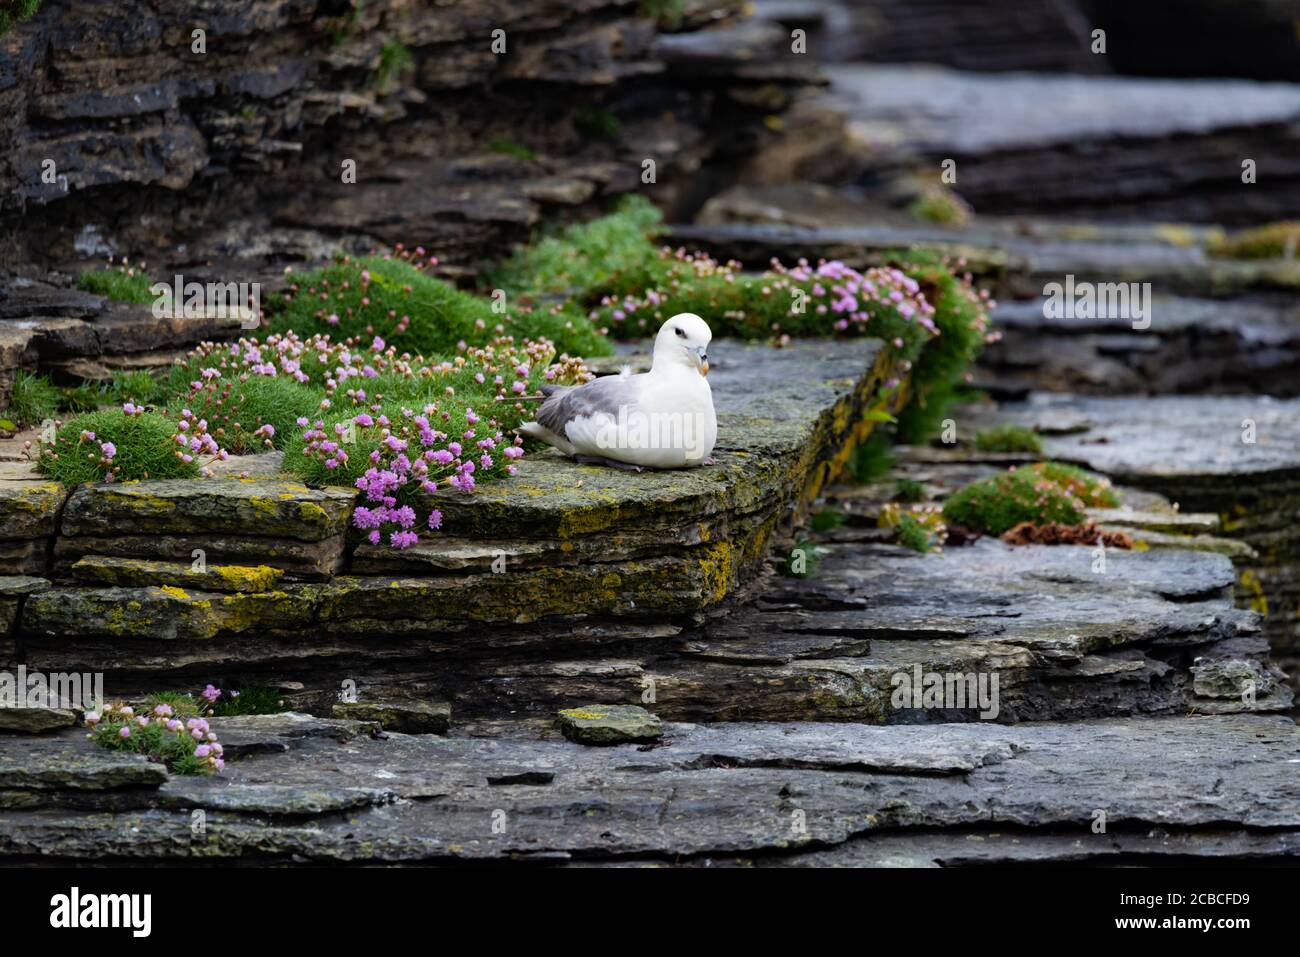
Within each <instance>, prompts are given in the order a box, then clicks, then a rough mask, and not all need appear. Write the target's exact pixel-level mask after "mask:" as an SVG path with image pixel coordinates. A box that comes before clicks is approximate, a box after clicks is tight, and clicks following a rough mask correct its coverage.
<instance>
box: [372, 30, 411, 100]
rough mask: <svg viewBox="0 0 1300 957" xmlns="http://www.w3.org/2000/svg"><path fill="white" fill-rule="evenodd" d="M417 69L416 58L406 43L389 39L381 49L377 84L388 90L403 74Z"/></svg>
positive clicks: (377, 69)
mask: <svg viewBox="0 0 1300 957" xmlns="http://www.w3.org/2000/svg"><path fill="white" fill-rule="evenodd" d="M414 69H415V58H414V57H413V56H411V50H410V48H409V47H407V45H406V44H405V43H403V42H402V41H401V40H397V39H389V40H388V41H387V42H386V43H385V44H384V46H383V49H381V50H380V51H379V65H378V66H376V67H375V86H376V87H377V88H378V89H379V90H380V91H382V92H388V91H389V90H391V89H392V88H393V87H394V86H395V85H396V84H397V81H398V80H400V79H401V78H402V77H403V76H405V75H406V74H408V73H410V72H411V71H413V70H414Z"/></svg>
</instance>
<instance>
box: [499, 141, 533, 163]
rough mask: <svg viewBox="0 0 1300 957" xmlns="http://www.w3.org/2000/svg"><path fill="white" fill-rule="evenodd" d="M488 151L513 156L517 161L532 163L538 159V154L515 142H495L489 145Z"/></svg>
mask: <svg viewBox="0 0 1300 957" xmlns="http://www.w3.org/2000/svg"><path fill="white" fill-rule="evenodd" d="M488 149H489V150H491V151H492V152H493V153H503V154H505V155H506V156H513V157H514V158H515V159H521V160H526V161H527V162H530V163H531V162H532V161H533V160H535V159H537V154H536V153H534V152H533V151H532V150H530V149H529V148H528V147H527V146H524V145H523V144H522V143H516V142H515V141H514V140H493V141H492V142H490V143H488Z"/></svg>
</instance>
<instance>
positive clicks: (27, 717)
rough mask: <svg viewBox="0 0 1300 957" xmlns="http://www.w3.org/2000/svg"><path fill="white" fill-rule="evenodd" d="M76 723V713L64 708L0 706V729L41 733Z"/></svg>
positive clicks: (68, 726)
mask: <svg viewBox="0 0 1300 957" xmlns="http://www.w3.org/2000/svg"><path fill="white" fill-rule="evenodd" d="M76 723H77V713H76V712H75V711H69V710H68V709H66V708H10V707H0V731H17V732H23V733H37V734H39V733H41V732H43V731H57V730H59V729H61V728H70V727H72V726H73V725H75V724H76Z"/></svg>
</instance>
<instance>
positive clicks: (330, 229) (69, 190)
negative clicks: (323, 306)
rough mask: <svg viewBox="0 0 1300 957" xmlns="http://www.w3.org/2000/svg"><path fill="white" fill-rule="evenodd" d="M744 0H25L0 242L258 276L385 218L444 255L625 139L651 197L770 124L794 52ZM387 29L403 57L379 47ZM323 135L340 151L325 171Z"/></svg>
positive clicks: (625, 159)
mask: <svg viewBox="0 0 1300 957" xmlns="http://www.w3.org/2000/svg"><path fill="white" fill-rule="evenodd" d="M740 10H741V4H739V3H738V2H734V0H723V2H711V3H707V4H706V3H699V2H694V0H692V2H689V3H686V4H683V5H681V9H680V10H678V11H677V12H678V13H679V14H680V16H678V17H676V18H675V23H674V30H673V33H672V35H671V36H668V37H661V35H660V30H659V25H658V23H657V22H656V19H655V18H654V17H653V15H651V14H648V13H644V12H642V11H639V10H638V8H637V7H636V5H635V4H632V5H629V4H627V3H624V2H621V0H579V2H575V3H569V4H555V3H550V2H544V0H525V2H501V0H473V2H464V3H458V4H455V5H454V6H452V7H448V8H446V9H442V8H438V9H434V8H432V7H422V6H414V7H413V6H412V5H410V4H408V3H404V2H401V0H372V2H368V3H366V4H364V5H363V6H360V7H357V8H355V9H352V8H339V9H337V10H335V9H334V8H333V7H331V6H330V5H329V4H324V5H313V4H303V3H300V2H298V0H267V2H259V3H252V2H248V0H242V2H236V3H231V4H227V5H225V7H223V9H222V11H221V15H220V16H213V15H212V14H211V12H210V11H207V10H206V8H196V9H190V8H187V7H180V8H176V9H170V8H168V9H157V8H155V7H153V6H151V5H149V4H147V3H142V2H132V3H127V4H123V5H119V6H118V7H112V8H109V7H106V8H104V9H98V8H96V9H94V10H89V11H88V10H86V9H83V8H82V7H81V6H80V5H77V4H73V3H69V2H65V0H45V2H44V3H43V4H42V6H41V9H40V11H39V12H38V13H37V15H36V16H35V17H33V18H32V19H31V20H29V21H27V22H25V23H22V24H18V25H16V26H15V27H14V29H13V30H12V31H10V32H9V33H8V34H7V35H6V36H5V37H4V38H3V39H0V49H3V50H4V52H5V54H6V58H7V61H8V62H9V63H10V64H11V69H10V71H9V73H8V76H7V82H6V86H5V88H4V89H3V90H0V101H2V102H3V105H4V107H5V109H4V110H3V115H4V117H5V120H4V121H3V128H4V132H5V133H6V134H7V135H6V137H5V142H6V143H7V144H9V145H7V146H6V147H5V149H4V150H2V151H0V175H2V176H3V177H4V179H5V182H7V183H11V184H13V188H12V189H11V190H9V191H7V193H6V195H5V197H4V201H3V204H0V219H3V220H5V221H6V222H7V223H8V224H13V223H17V222H18V221H19V218H20V217H21V218H22V224H23V226H24V228H23V230H22V231H21V232H19V233H18V234H17V235H18V238H19V240H20V242H21V243H22V245H23V246H24V249H23V250H22V252H21V253H20V254H19V255H17V256H16V257H14V258H15V260H16V261H17V262H19V263H21V264H23V265H28V264H30V265H32V266H33V267H34V268H32V269H31V270H30V273H31V274H32V275H36V274H38V273H39V274H40V275H45V271H44V268H42V267H48V266H50V265H56V266H59V267H61V268H62V269H65V270H68V269H69V267H71V266H72V265H73V264H76V265H78V266H79V265H82V264H84V263H86V262H89V261H95V260H98V261H102V260H103V259H104V257H105V256H107V255H109V254H117V255H119V256H120V255H123V254H126V255H130V256H131V257H133V258H135V257H138V256H140V255H141V254H142V253H145V252H146V251H147V256H148V259H147V261H148V263H149V265H150V267H151V269H157V270H158V271H159V274H160V275H165V276H171V275H173V274H174V273H175V272H179V273H181V274H183V275H184V276H185V277H186V279H187V280H190V279H194V280H199V281H208V280H213V281H232V282H233V281H264V282H267V281H269V280H270V279H271V277H272V276H273V275H274V274H275V273H276V272H278V271H279V269H280V267H282V266H283V265H284V264H285V263H286V262H301V261H312V262H317V261H319V260H320V259H322V258H323V257H328V256H330V255H333V254H334V253H335V252H338V251H344V250H345V251H357V250H358V249H361V248H365V247H367V246H369V247H373V246H374V245H375V244H376V243H387V244H392V243H395V242H403V243H406V244H409V245H410V246H415V245H417V244H422V245H424V246H425V247H427V248H431V249H436V250H437V251H438V258H439V259H440V260H441V264H442V266H443V268H444V271H445V272H446V273H448V274H452V275H463V274H464V273H465V272H466V271H470V270H474V269H476V268H478V265H479V264H480V263H481V262H483V261H485V260H486V259H487V258H489V257H490V256H496V255H498V254H499V253H500V251H501V249H502V248H503V247H504V246H506V245H508V244H509V243H510V242H514V241H520V240H523V239H526V238H527V237H528V236H529V235H530V234H531V232H532V230H533V228H534V227H535V226H536V225H538V224H539V223H541V222H542V221H543V218H544V217H546V216H556V215H559V216H562V217H567V216H575V215H584V214H585V215H590V214H592V213H594V212H596V211H597V210H599V209H601V208H603V207H604V206H605V204H606V201H607V200H608V199H609V198H610V197H611V196H612V195H616V194H619V193H623V192H627V191H630V190H633V189H636V188H638V187H639V186H640V185H641V182H640V178H639V177H640V173H641V168H640V163H641V158H643V157H654V158H655V159H656V160H657V161H658V162H659V163H660V164H661V166H662V167H671V168H673V169H675V170H678V171H682V172H684V173H686V174H687V175H684V176H679V177H661V178H660V189H659V192H658V194H657V195H658V198H660V199H662V200H663V201H665V202H667V203H672V202H674V201H678V200H684V201H693V200H692V197H691V192H690V190H691V183H692V182H694V181H695V176H694V175H692V174H695V173H697V172H699V171H701V170H703V169H704V168H706V167H709V166H716V167H719V168H720V169H721V170H722V171H723V172H724V173H725V172H726V171H727V170H728V169H729V167H730V165H731V156H732V154H733V153H734V152H735V148H736V144H737V143H748V142H751V141H753V140H754V139H756V138H761V137H763V136H765V135H767V131H766V129H765V127H764V125H763V123H764V120H765V118H768V117H771V116H773V115H775V114H778V113H780V112H781V111H782V110H783V109H784V108H785V106H786V104H787V103H788V101H789V99H790V97H791V95H792V93H793V91H794V90H796V89H799V88H802V87H804V86H806V85H807V84H808V82H809V80H810V79H811V77H812V74H813V73H814V72H815V67H814V66H813V65H812V63H811V61H810V58H808V57H803V56H795V55H793V54H791V53H790V51H789V38H788V34H785V33H783V32H782V31H780V30H779V29H776V28H767V29H762V28H760V29H757V30H756V29H754V28H753V27H752V26H746V25H745V24H743V23H740V22H737V14H738V13H740ZM196 24H198V25H200V26H201V27H202V28H203V29H204V30H205V39H206V44H207V55H204V56H196V55H194V54H193V53H192V52H191V44H192V42H193V38H192V36H191V33H192V31H193V30H194V29H195V26H196ZM484 24H492V26H493V28H500V29H502V30H503V31H505V34H506V36H507V37H508V38H509V41H508V44H507V47H508V48H507V50H506V51H505V52H504V53H502V54H499V55H498V54H497V53H495V52H494V51H493V50H492V49H491V44H490V43H485V42H483V38H484V37H485V36H487V33H485V32H484ZM702 28H707V30H705V31H704V32H705V33H706V34H707V35H706V36H703V37H700V38H695V37H693V36H692V34H694V33H696V32H699V31H701V30H702ZM488 32H490V30H489V31H488ZM398 45H400V48H401V49H402V50H404V51H406V52H407V53H408V54H409V69H406V68H403V69H396V70H390V69H389V64H390V57H391V56H392V53H391V51H392V49H393V48H394V47H396V46H398ZM701 53H704V54H707V55H706V56H701V55H700V54H701ZM342 143H346V146H347V149H346V153H347V157H348V158H352V159H355V160H356V162H357V164H358V169H359V170H360V171H361V173H360V175H358V177H357V178H356V182H355V183H352V184H350V185H346V186H344V185H342V184H341V183H340V181H339V179H340V178H339V168H338V167H339V162H340V161H341V159H342V156H339V157H333V154H334V153H335V152H336V151H337V149H338V148H339V145H340V144H342ZM326 157H333V158H330V159H329V160H328V161H327V162H322V158H326ZM632 157H635V160H633V159H631V158H632ZM46 158H49V159H52V160H53V161H54V162H55V164H56V166H57V169H58V173H59V175H58V182H57V183H46V182H44V180H43V179H42V176H41V174H42V171H43V167H42V162H41V161H42V160H43V159H46ZM366 170H370V171H371V172H369V173H367V172H365V171H366ZM70 198H71V199H72V200H73V202H71V203H70V202H69V201H68V200H69V199H70ZM154 217H158V218H159V220H160V221H161V220H163V219H165V221H166V222H168V223H169V229H170V230H171V231H170V232H169V234H168V236H167V238H166V241H165V242H159V241H158V236H157V234H156V228H155V227H154V226H151V225H148V224H149V223H151V222H153V218H154ZM347 234H350V235H347ZM344 237H346V238H344Z"/></svg>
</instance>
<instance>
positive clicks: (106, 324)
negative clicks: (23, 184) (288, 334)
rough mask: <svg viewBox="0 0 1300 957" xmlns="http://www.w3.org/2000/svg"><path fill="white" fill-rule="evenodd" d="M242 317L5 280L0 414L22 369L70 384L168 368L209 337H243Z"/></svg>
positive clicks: (1, 289)
mask: <svg viewBox="0 0 1300 957" xmlns="http://www.w3.org/2000/svg"><path fill="white" fill-rule="evenodd" d="M240 329H241V320H240V319H239V317H238V316H237V315H234V314H233V313H231V314H226V313H225V312H224V311H220V312H218V311H215V310H214V311H213V312H212V314H210V315H208V314H205V315H204V316H200V317H194V318H185V317H167V316H162V317H160V316H155V315H154V314H153V311H152V308H151V306H150V305H148V304H140V303H124V302H112V301H110V300H108V299H105V298H103V297H100V296H96V295H91V294H90V293H86V292H81V291H79V290H77V289H74V288H71V287H69V286H66V285H63V286H61V285H55V284H52V283H47V282H42V281H39V280H34V279H30V278H27V277H22V276H0V409H3V408H5V407H7V406H8V404H9V396H10V393H11V391H12V388H13V382H14V378H15V376H16V374H17V370H18V369H19V368H27V369H39V370H41V371H42V372H44V373H46V374H48V375H50V376H52V377H54V378H56V379H64V380H71V381H80V380H90V381H102V380H107V379H110V378H112V376H113V375H114V373H117V372H121V371H129V370H133V369H156V368H158V367H160V366H166V365H169V364H170V363H171V362H172V359H173V358H174V357H175V356H176V355H177V354H179V353H183V352H185V351H186V350H188V349H191V348H193V347H194V346H195V345H197V344H198V343H200V342H203V341H206V340H225V339H233V338H236V337H237V336H238V335H239V333H240Z"/></svg>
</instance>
